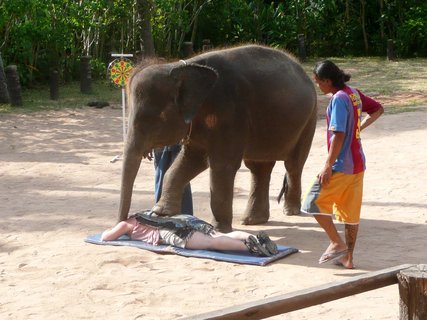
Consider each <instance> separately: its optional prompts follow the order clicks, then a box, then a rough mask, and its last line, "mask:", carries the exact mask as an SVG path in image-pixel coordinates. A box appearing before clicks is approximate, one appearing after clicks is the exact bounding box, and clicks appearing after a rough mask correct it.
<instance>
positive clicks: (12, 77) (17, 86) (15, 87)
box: [4, 65, 22, 106]
mask: <svg viewBox="0 0 427 320" xmlns="http://www.w3.org/2000/svg"><path fill="white" fill-rule="evenodd" d="M4 73H5V74H6V82H7V89H8V91H9V98H10V104H11V105H12V106H22V89H21V82H20V81H19V74H18V67H17V66H15V65H10V66H7V67H6V68H5V69H4Z"/></svg>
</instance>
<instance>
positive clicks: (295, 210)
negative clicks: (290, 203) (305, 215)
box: [283, 206, 301, 216]
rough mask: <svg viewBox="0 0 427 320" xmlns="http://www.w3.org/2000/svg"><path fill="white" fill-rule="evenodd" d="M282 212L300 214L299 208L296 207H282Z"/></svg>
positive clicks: (286, 214)
mask: <svg viewBox="0 0 427 320" xmlns="http://www.w3.org/2000/svg"><path fill="white" fill-rule="evenodd" d="M283 214H284V215H285V216H298V215H300V214H301V208H300V207H299V206H298V207H286V206H285V207H284V208H283Z"/></svg>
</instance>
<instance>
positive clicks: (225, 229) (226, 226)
mask: <svg viewBox="0 0 427 320" xmlns="http://www.w3.org/2000/svg"><path fill="white" fill-rule="evenodd" d="M211 224H212V225H213V226H214V227H215V230H217V231H219V232H222V233H229V232H231V231H233V228H232V226H231V224H230V223H220V222H216V221H213V222H212V223H211Z"/></svg>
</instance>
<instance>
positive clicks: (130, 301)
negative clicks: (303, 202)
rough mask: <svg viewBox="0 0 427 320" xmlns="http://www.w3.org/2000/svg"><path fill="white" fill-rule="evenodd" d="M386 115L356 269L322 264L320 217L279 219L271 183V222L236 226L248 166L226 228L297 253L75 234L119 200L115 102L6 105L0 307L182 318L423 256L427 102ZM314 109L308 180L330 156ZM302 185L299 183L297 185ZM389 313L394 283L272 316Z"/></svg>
mask: <svg viewBox="0 0 427 320" xmlns="http://www.w3.org/2000/svg"><path fill="white" fill-rule="evenodd" d="M426 110H427V109H426V108H421V109H420V111H417V112H411V113H401V114H397V115H386V116H384V117H382V118H381V119H380V120H379V121H378V122H377V123H376V124H375V125H374V126H373V127H371V128H368V129H367V130H366V132H364V133H363V142H364V147H365V153H366V155H367V158H368V171H367V172H366V178H365V196H364V206H363V209H362V218H363V219H362V222H361V229H360V234H359V240H358V243H357V248H356V260H355V263H356V264H357V267H358V269H356V270H343V269H340V268H338V267H335V266H332V265H327V266H319V265H318V264H317V259H318V257H319V255H320V254H321V253H322V252H323V250H324V249H325V247H326V246H327V241H326V236H325V235H324V234H323V232H321V230H320V229H319V227H318V226H317V224H316V223H315V221H314V219H313V218H311V217H304V216H293V217H287V216H284V215H283V214H282V213H281V212H282V207H281V205H278V204H277V202H276V201H275V198H276V195H277V194H278V192H279V189H280V187H281V185H282V178H283V173H284V171H283V165H282V164H281V163H278V164H277V165H276V167H275V169H274V174H273V177H272V182H271V204H270V205H271V220H270V222H269V223H268V224H266V225H262V226H257V227H245V226H241V225H240V222H239V219H240V218H241V216H242V214H243V211H244V208H245V205H246V198H247V193H248V187H249V186H248V179H249V175H248V170H247V169H246V168H245V167H244V166H242V168H241V169H240V170H239V172H238V175H237V180H236V185H235V191H236V192H235V202H234V211H235V216H234V228H236V229H242V230H248V231H252V230H254V231H255V230H260V229H263V230H266V231H267V232H268V233H269V234H270V235H271V236H272V237H273V239H274V240H277V241H278V243H280V244H283V245H290V246H295V247H297V248H299V249H300V250H301V252H300V253H297V254H294V255H292V256H290V257H288V258H286V259H283V260H280V261H278V262H276V263H274V264H271V265H268V266H266V267H257V266H246V265H237V264H232V263H225V262H215V261H211V260H204V259H195V258H183V257H179V256H175V255H160V254H155V253H151V252H146V251H142V250H139V249H134V248H125V247H120V248H117V247H108V246H95V245H91V244H87V243H84V242H83V239H84V238H85V237H86V236H87V235H88V234H92V233H97V232H100V231H101V230H103V229H104V228H106V227H108V226H110V225H111V224H112V223H114V221H115V219H116V211H117V207H118V199H119V183H120V174H121V162H116V163H110V162H109V161H110V159H112V158H113V157H114V156H115V155H117V154H119V153H120V150H121V147H122V142H121V138H122V137H121V111H120V110H119V109H117V108H104V109H93V108H84V109H76V110H63V111H55V112H53V111H52V112H42V113H38V114H31V115H0V142H1V144H0V179H1V184H0V208H1V216H0V217H1V218H0V219H1V223H0V229H1V238H0V297H1V298H0V318H1V319H60V318H62V319H96V318H99V317H105V316H107V317H108V318H109V319H178V318H180V317H182V316H188V315H193V314H198V313H203V312H207V311H211V310H216V309H219V308H222V307H227V306H231V305H234V304H240V303H245V302H249V301H254V300H259V299H263V298H265V297H270V296H274V295H280V294H284V293H288V292H293V291H296V290H300V289H304V288H309V287H312V286H316V285H320V284H324V283H327V282H330V281H334V280H339V279H345V278H348V277H350V276H352V275H359V274H363V273H365V272H367V271H373V270H379V269H382V268H387V267H391V266H396V265H400V264H404V263H427V250H426V247H427V237H426V234H427V178H426V177H427V176H426V172H427V160H426V155H427V139H426V136H427V128H426V123H427V112H426ZM324 130H325V126H324V121H323V120H319V123H318V128H317V132H316V136H315V140H314V143H313V148H312V150H311V153H310V157H309V159H308V161H307V164H306V167H305V171H304V174H303V186H304V189H306V188H307V187H308V184H309V182H310V181H311V179H312V177H314V175H315V174H316V173H317V171H318V170H319V169H320V167H321V165H322V163H323V161H324V156H325V152H326V151H325V146H324V142H325V140H324ZM207 184H208V174H207V172H204V173H203V174H202V175H200V176H198V177H197V178H196V179H195V180H194V181H193V182H192V188H193V191H194V202H195V212H196V213H197V214H198V215H199V216H200V217H202V218H204V219H208V220H209V219H210V217H211V215H210V209H209V194H208V189H207V188H206V185H207ZM153 185H154V182H153V165H152V163H151V162H148V161H144V162H143V164H142V167H141V170H140V172H139V175H138V178H137V182H136V186H135V193H134V202H133V209H134V210H136V209H140V208H149V207H151V206H152V204H153ZM303 191H304V190H303ZM314 315H316V319H318V320H323V319H324V320H330V319H376V320H379V319H395V318H397V315H398V290H397V286H390V287H386V288H383V289H381V290H375V291H371V292H367V293H364V294H360V295H357V296H352V297H349V298H345V299H341V300H337V301H335V302H331V303H327V304H324V305H320V306H316V307H312V308H307V309H304V310H301V311H296V312H293V313H289V314H287V315H282V316H278V317H274V318H277V319H312V318H313V316H314Z"/></svg>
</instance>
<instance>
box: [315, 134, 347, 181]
mask: <svg viewBox="0 0 427 320" xmlns="http://www.w3.org/2000/svg"><path fill="white" fill-rule="evenodd" d="M344 138H345V132H338V131H335V132H334V136H333V138H332V141H331V145H330V147H329V152H328V158H327V159H326V163H325V166H324V167H323V169H322V171H320V173H319V174H318V175H317V178H318V179H319V182H320V184H321V185H324V186H327V185H328V184H329V180H330V179H331V176H332V166H333V164H334V163H335V161H336V160H337V158H338V155H339V154H340V152H341V148H342V145H343V144H344Z"/></svg>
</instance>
